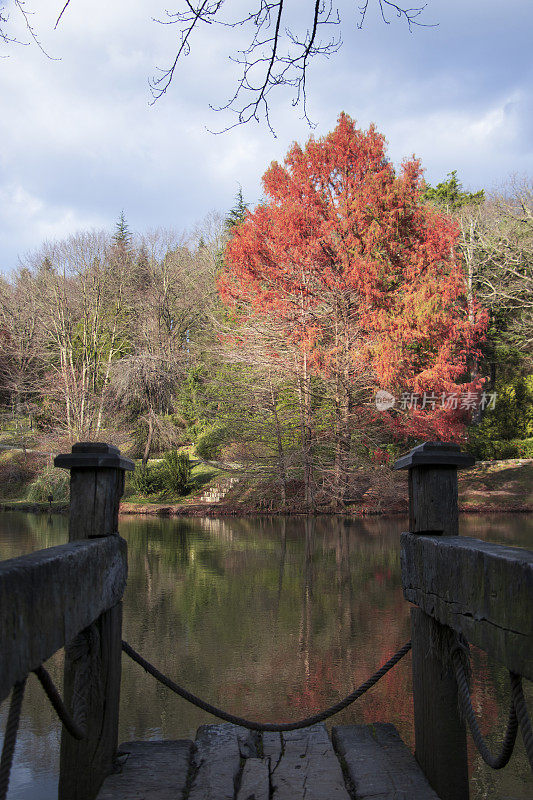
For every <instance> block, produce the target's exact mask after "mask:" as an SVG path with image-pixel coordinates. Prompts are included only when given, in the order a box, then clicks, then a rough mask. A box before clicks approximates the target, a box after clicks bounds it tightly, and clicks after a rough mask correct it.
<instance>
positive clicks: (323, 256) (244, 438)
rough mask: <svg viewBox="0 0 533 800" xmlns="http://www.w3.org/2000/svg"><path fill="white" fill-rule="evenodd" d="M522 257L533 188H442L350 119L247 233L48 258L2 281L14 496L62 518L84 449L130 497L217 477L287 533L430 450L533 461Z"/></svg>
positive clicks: (309, 152)
mask: <svg viewBox="0 0 533 800" xmlns="http://www.w3.org/2000/svg"><path fill="white" fill-rule="evenodd" d="M532 252H533V182H532V181H531V179H529V178H525V177H516V176H515V177H511V178H509V180H508V182H507V183H506V184H505V185H504V186H502V187H501V188H500V189H499V190H497V191H495V190H493V189H491V190H490V191H489V190H488V189H487V188H485V187H483V188H479V189H478V190H476V191H474V192H470V191H466V190H464V189H463V187H462V185H461V182H460V179H459V177H458V176H457V173H456V172H455V171H452V172H450V173H449V174H448V175H447V176H443V180H442V182H441V183H438V184H437V185H436V186H432V185H430V184H429V183H427V182H425V180H424V177H423V169H422V165H421V164H420V162H419V161H418V160H417V159H415V158H414V157H413V158H411V159H409V160H406V161H405V162H404V163H403V164H402V165H401V167H400V169H398V170H395V168H394V166H393V164H392V163H391V161H390V160H389V159H388V157H387V153H386V147H385V139H384V137H383V136H382V135H381V134H380V133H379V132H378V131H377V130H375V128H373V127H370V128H369V129H368V130H367V131H362V130H359V129H358V128H357V127H356V125H355V123H354V122H353V121H352V120H351V119H350V117H348V116H347V115H345V114H341V115H340V117H339V120H338V123H337V126H336V128H335V129H334V130H333V131H332V132H331V133H330V134H328V135H327V136H325V137H323V138H320V139H314V138H311V139H310V140H309V141H308V142H307V143H306V144H305V145H304V146H301V145H298V144H294V145H293V146H292V147H291V148H290V150H289V151H288V153H287V155H286V158H285V160H284V162H283V163H282V164H280V163H275V162H274V163H273V164H271V165H270V167H269V168H268V169H267V171H266V172H265V174H264V177H263V198H262V200H261V201H260V202H259V203H258V205H257V206H256V207H255V208H253V209H252V208H250V207H249V204H247V203H246V202H245V199H244V198H243V196H242V192H240V191H239V193H238V195H237V197H236V200H235V204H234V206H233V208H231V210H229V211H228V212H227V213H225V214H217V213H214V212H213V213H212V214H210V215H209V217H208V218H207V219H205V220H204V221H203V222H202V223H200V224H199V225H198V226H197V227H196V228H195V229H194V230H192V231H188V232H184V233H176V232H174V231H168V230H162V229H160V230H151V231H147V232H144V233H142V232H141V233H137V232H132V231H131V230H130V228H129V225H128V222H127V217H126V216H125V214H124V212H123V213H122V214H121V215H120V218H119V220H118V222H117V223H116V225H115V229H114V231H113V232H112V233H110V232H107V231H95V230H90V231H80V232H78V233H76V234H75V235H72V236H70V237H68V238H66V239H64V240H62V241H55V242H45V243H43V244H42V246H41V247H40V248H39V249H38V250H37V251H36V252H34V253H31V254H29V255H27V256H24V257H21V259H20V264H19V267H18V268H17V269H16V270H15V271H14V272H13V273H12V274H10V275H5V276H4V277H0V419H1V431H0V446H1V447H2V450H1V451H0V478H1V479H2V483H3V486H4V489H3V494H4V496H9V497H20V498H22V497H23V496H24V495H25V493H26V492H28V493H29V494H28V496H30V497H33V498H34V499H35V500H46V498H47V497H48V496H49V495H50V494H52V495H53V496H54V498H55V499H60V498H61V497H62V493H63V494H64V492H65V491H66V488H65V484H64V481H63V482H62V481H61V480H60V479H59V478H58V477H57V475H56V472H57V471H55V470H53V469H52V468H51V466H50V457H51V456H50V454H55V453H58V452H64V451H65V450H67V449H69V448H70V445H71V444H72V443H73V442H75V441H80V440H82V441H87V440H100V441H107V442H111V443H114V444H116V445H118V446H119V447H120V448H121V450H122V451H123V452H124V453H125V454H127V455H129V456H130V457H132V458H135V459H138V460H139V467H138V469H137V470H136V472H135V475H134V477H133V478H132V479H131V480H132V483H131V485H130V488H129V491H130V494H132V496H135V497H158V498H161V497H163V498H164V497H167V498H168V497H177V496H180V495H187V494H188V493H190V492H191V491H192V490H193V489H194V487H195V480H196V479H197V480H196V484H197V485H196V488H199V486H200V485H201V483H202V481H203V482H204V483H205V481H208V479H209V476H210V474H213V475H214V474H220V471H221V470H222V471H223V470H226V471H227V473H228V474H230V475H233V474H234V475H237V476H239V480H240V486H241V493H242V497H248V498H249V497H253V498H254V500H255V501H258V500H259V499H261V498H263V497H265V498H268V499H269V501H270V504H271V506H272V504H274V505H275V506H276V507H277V508H281V509H284V508H290V507H291V506H295V505H297V506H298V507H301V508H305V509H308V510H314V509H320V508H328V509H335V510H341V509H343V508H345V507H347V506H349V505H350V504H353V503H356V502H357V501H358V499H360V497H361V493H362V492H363V491H364V492H366V493H367V494H368V490H369V477H368V476H369V475H370V476H372V481H373V483H372V487H371V491H374V492H379V491H381V490H382V489H383V487H384V486H386V485H387V482H388V481H390V463H391V462H392V461H393V460H394V458H395V457H396V456H397V455H398V454H399V453H400V452H401V451H404V450H406V449H408V448H409V447H411V446H413V445H414V444H417V443H419V442H421V441H424V440H426V439H434V440H444V441H457V442H459V443H461V444H462V445H463V446H465V447H467V448H468V449H469V450H470V451H471V452H473V453H474V454H475V455H476V457H477V458H479V459H482V460H494V459H505V458H533V362H532V350H533V292H532V285H533V259H532ZM378 401H379V402H378ZM191 470H192V471H191ZM202 470H203V472H202ZM210 470H211V473H210V472H209V471H210ZM195 476H196V478H195ZM200 476H202V477H201V478H200ZM244 485H245V486H246V487H247V489H246V491H244V490H243V489H242V487H243V486H244Z"/></svg>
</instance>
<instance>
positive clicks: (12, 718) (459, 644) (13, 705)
mask: <svg viewBox="0 0 533 800" xmlns="http://www.w3.org/2000/svg"><path fill="white" fill-rule="evenodd" d="M410 649H411V642H410V641H409V642H406V643H405V644H404V645H403V647H401V648H400V649H399V650H398V651H397V652H396V653H395V654H394V655H393V656H391V658H390V659H389V660H388V661H386V662H385V664H383V665H382V666H381V667H380V668H379V669H378V670H376V672H374V674H373V675H371V676H370V678H368V680H366V681H365V682H364V683H362V684H361V685H360V686H358V687H357V688H356V689H354V690H353V691H352V692H350V694H348V695H347V696H346V697H344V698H343V699H342V700H340V701H339V702H338V703H334V704H333V705H331V706H329V707H328V708H326V709H324V710H323V711H320V712H319V713H318V714H314V715H312V716H310V717H305V718H304V719H301V720H298V721H296V722H283V723H270V722H265V723H263V722H257V721H254V720H249V719H246V718H244V717H239V716H237V715H236V714H231V713H229V712H227V711H224V710H223V709H221V708H218V707H217V706H214V705H213V704H212V703H209V702H207V701H205V700H202V699H201V698H200V697H197V696H196V695H195V694H193V693H192V692H190V691H189V690H188V689H185V688H184V687H182V686H179V685H178V684H177V683H175V681H173V680H172V679H171V678H169V677H168V676H167V675H164V674H163V673H162V672H160V671H159V670H158V669H157V667H155V666H154V665H153V664H151V663H150V662H149V661H147V660H146V659H145V658H143V657H142V656H141V655H140V654H139V653H138V652H137V651H136V650H134V649H133V647H132V646H131V645H130V644H128V642H125V641H123V642H122V650H123V651H124V653H126V655H127V656H129V658H131V659H132V660H133V661H134V662H136V663H137V664H139V666H141V667H142V668H143V669H144V670H145V671H146V672H147V673H148V674H150V675H152V677H154V678H155V679H156V680H157V681H158V682H159V683H161V684H162V685H163V686H166V687H167V689H170V691H172V692H174V693H175V694H177V695H179V696H180V697H182V698H183V699H184V700H186V701H187V702H189V703H191V704H192V705H195V706H197V707H198V708H201V709H202V710H203V711H206V712H207V713H209V714H212V715H213V716H215V717H218V718H219V719H222V720H225V721H226V722H231V723H233V724H234V725H239V726H241V727H243V728H248V729H249V730H253V731H260V732H270V733H284V732H288V731H294V730H299V729H301V728H308V727H309V726H311V725H315V724H317V723H318V722H324V720H326V719H329V718H330V717H332V716H334V715H335V714H338V713H339V712H340V711H342V710H343V709H345V708H347V707H348V706H349V705H351V704H352V703H354V702H355V701H356V700H357V699H358V698H359V697H361V696H362V695H363V694H365V692H367V691H368V690H369V689H371V688H372V687H373V686H375V685H376V683H378V681H380V680H381V678H382V677H383V676H384V675H386V674H387V672H388V671H389V670H390V669H392V668H393V667H394V666H395V665H396V664H397V663H398V662H399V661H400V660H401V659H402V658H403V657H404V656H405V655H406V654H407V653H408V652H409V650H410ZM451 658H452V663H453V666H454V670H455V677H456V681H457V688H458V695H459V700H460V703H461V708H462V711H463V715H464V718H465V720H466V721H467V723H468V727H469V728H470V732H471V734H472V738H473V740H474V743H475V745H476V747H477V749H478V751H479V753H480V755H481V757H482V758H483V760H484V761H485V763H486V764H488V765H489V766H490V767H492V769H502V768H503V767H505V766H506V765H507V764H508V763H509V759H510V758H511V755H512V753H513V750H514V746H515V743H516V737H517V732H518V728H519V727H520V730H521V733H522V738H523V741H524V746H525V750H526V754H527V758H528V761H529V764H530V767H531V769H532V771H533V729H532V725H531V718H530V716H529V712H528V709H527V704H526V700H525V697H524V691H523V688H522V679H521V677H520V676H519V675H517V674H516V673H514V672H510V673H509V675H510V681H511V701H510V707H509V717H508V721H507V727H506V731H505V736H504V739H503V742H502V745H501V749H500V752H499V753H498V755H496V756H494V755H492V753H491V752H490V750H489V748H488V746H487V744H486V742H485V740H484V738H483V735H482V733H481V730H480V728H479V725H478V722H477V719H476V715H475V713H474V709H473V707H472V699H471V696H470V689H469V685H468V680H467V677H466V673H465V660H466V659H468V658H469V652H468V647H467V645H466V644H465V643H464V642H463V641H461V640H460V639H459V638H458V637H457V638H456V641H455V644H454V646H453V647H452V649H451ZM33 672H34V673H35V675H36V676H37V678H38V680H39V682H40V684H41V686H42V687H43V689H44V691H45V693H46V696H47V697H48V699H49V700H50V703H51V705H52V707H53V708H54V710H55V712H56V714H57V716H58V717H59V719H60V721H61V723H62V724H63V725H64V727H65V729H66V730H67V731H68V733H69V734H70V735H71V736H72V737H73V738H74V739H77V740H82V739H84V738H85V736H86V725H85V722H86V715H87V708H86V704H85V702H84V700H85V697H86V695H85V693H83V694H82V695H81V698H83V700H82V699H81V698H80V694H79V693H78V692H75V693H74V697H75V698H77V702H76V707H75V708H74V710H73V713H72V714H71V713H70V712H69V711H68V709H67V708H66V706H65V703H64V702H63V699H62V698H61V696H60V694H59V692H58V690H57V687H56V686H55V684H54V682H53V680H52V678H51V677H50V675H49V673H48V672H47V671H46V669H45V668H44V667H43V666H42V665H41V666H40V667H37V669H35V670H33ZM26 680H27V677H26V678H24V679H23V680H22V681H19V682H17V683H15V684H14V686H13V690H12V692H11V700H10V705H9V712H8V717H7V723H6V729H5V735H4V742H3V745H2V755H1V757H0V800H6V796H7V791H8V788H9V778H10V774H11V767H12V763H13V755H14V752H15V745H16V741H17V734H18V729H19V723H20V713H21V708H22V700H23V698H24V690H25V687H26Z"/></svg>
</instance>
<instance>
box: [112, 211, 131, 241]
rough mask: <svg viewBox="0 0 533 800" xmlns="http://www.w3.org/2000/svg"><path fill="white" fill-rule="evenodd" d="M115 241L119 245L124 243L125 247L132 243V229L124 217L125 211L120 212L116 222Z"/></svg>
mask: <svg viewBox="0 0 533 800" xmlns="http://www.w3.org/2000/svg"><path fill="white" fill-rule="evenodd" d="M113 241H114V242H115V244H117V245H122V247H124V248H125V249H127V248H128V247H129V245H130V244H131V231H130V229H129V227H128V223H127V222H126V218H125V217H124V211H121V212H120V217H119V219H118V222H117V223H116V224H115V233H114V234H113Z"/></svg>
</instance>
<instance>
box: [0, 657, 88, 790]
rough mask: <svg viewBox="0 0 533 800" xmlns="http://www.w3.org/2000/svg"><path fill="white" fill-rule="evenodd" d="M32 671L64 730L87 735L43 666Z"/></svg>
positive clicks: (75, 734) (83, 735) (83, 737)
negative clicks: (68, 709)
mask: <svg viewBox="0 0 533 800" xmlns="http://www.w3.org/2000/svg"><path fill="white" fill-rule="evenodd" d="M33 671H34V672H35V674H36V675H37V677H38V678H39V681H40V684H41V686H42V687H43V689H44V691H45V692H46V696H47V697H48V699H49V700H50V703H51V704H52V706H53V707H54V711H55V712H56V714H57V716H58V717H59V719H60V720H61V722H62V723H63V725H64V726H65V728H66V730H67V731H68V732H69V733H70V735H71V736H72V737H73V738H74V739H78V740H81V739H85V737H86V735H87V731H86V728H85V727H84V726H83V725H80V724H78V722H77V721H76V719H75V717H72V716H71V715H70V714H69V712H68V711H67V708H66V706H65V704H64V703H63V700H62V699H61V696H60V694H59V692H58V691H57V688H56V686H55V684H54V682H53V681H52V678H51V677H50V675H49V674H48V672H47V671H46V670H45V668H44V667H43V666H42V665H41V666H40V667H37V669H34V670H33ZM0 800H1V797H0Z"/></svg>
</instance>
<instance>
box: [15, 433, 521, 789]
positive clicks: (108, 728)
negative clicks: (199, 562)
mask: <svg viewBox="0 0 533 800" xmlns="http://www.w3.org/2000/svg"><path fill="white" fill-rule="evenodd" d="M55 463H56V466H59V467H64V468H67V469H70V471H71V503H70V521H69V539H70V543H69V544H67V545H61V546H60V547H53V548H50V549H48V550H41V551H39V552H36V553H33V554H30V555H28V556H23V557H21V558H16V559H12V560H10V561H6V562H4V563H2V564H0V653H1V670H0V701H1V700H3V699H4V698H5V697H7V695H8V694H9V691H10V689H11V687H12V686H13V684H15V683H16V682H18V681H21V680H22V679H24V677H25V676H26V675H27V674H28V673H29V672H30V671H32V670H34V669H36V668H37V667H39V666H40V665H41V664H42V663H43V661H45V660H46V659H47V658H49V657H50V656H51V655H52V654H53V653H54V652H56V651H57V650H58V649H59V648H61V647H63V646H65V674H64V695H65V701H66V705H67V708H70V709H72V708H75V707H76V706H77V705H78V706H79V704H80V702H82V703H83V706H84V709H85V717H86V729H87V735H86V736H85V737H84V738H83V739H82V740H76V739H75V738H73V737H72V736H70V735H69V734H68V733H67V732H66V730H65V729H63V733H62V739H61V759H60V779H59V798H60V800H94V799H95V797H96V796H97V794H98V791H99V788H100V785H101V783H102V781H103V779H104V778H105V777H106V775H108V774H109V773H110V771H111V769H112V763H113V758H114V756H115V753H116V748H117V734H118V709H119V696H120V672H121V625H122V606H121V598H122V595H123V592H124V588H125V585H126V577H127V555H126V544H125V542H124V541H123V540H122V539H121V538H120V537H119V535H118V509H119V503H120V498H121V496H122V493H123V488H124V471H125V470H126V469H133V462H131V461H129V460H128V459H124V458H122V457H121V456H120V453H119V451H118V450H117V449H116V448H114V447H112V446H109V445H106V444H97V443H92V444H83V443H81V444H77V445H74V447H73V449H72V453H71V454H69V455H61V456H58V457H57V458H56V461H55ZM471 464H473V459H472V458H471V457H470V456H467V455H466V454H464V453H461V452H460V450H459V448H458V447H455V446H454V445H442V444H430V443H429V444H428V443H427V444H425V445H421V446H420V447H418V448H415V449H414V450H412V451H411V453H409V455H408V456H405V457H404V458H401V459H400V460H399V461H398V462H397V463H396V465H395V466H396V468H397V469H408V470H409V508H410V519H409V528H410V532H409V533H404V534H402V540H401V559H402V583H403V589H404V594H405V597H406V599H407V600H409V601H410V602H411V603H413V604H415V606H416V607H415V608H413V609H412V611H411V621H412V622H411V624H412V649H413V700H414V719H415V739H416V757H417V759H418V761H419V763H420V765H421V767H422V769H423V771H424V772H425V774H426V776H427V778H428V780H429V782H430V783H431V785H432V786H433V788H434V789H435V791H436V792H437V794H438V795H439V796H440V797H441V798H442V800H467V798H468V770H467V750H466V732H465V727H464V724H463V722H462V720H461V718H460V715H459V713H458V703H457V682H456V679H455V676H454V674H453V671H452V668H451V659H450V657H449V653H447V651H446V646H447V643H449V641H450V635H453V632H457V633H460V634H462V635H463V636H464V637H465V638H466V639H467V640H469V641H470V642H472V643H473V644H475V645H478V646H479V647H481V648H483V649H484V650H486V651H487V652H488V653H489V655H490V656H491V657H493V658H495V659H497V660H498V661H500V662H501V663H502V664H504V665H505V666H506V667H507V668H508V669H509V670H511V671H512V672H516V673H519V674H521V675H522V676H524V677H526V678H529V679H533V663H532V634H533V554H532V553H530V552H529V551H525V550H521V549H519V548H512V547H504V546H498V545H492V544H487V543H486V542H482V541H479V540H476V539H467V538H460V537H459V536H458V501H457V468H458V467H461V466H470V465H471ZM80 695H82V696H81V697H80Z"/></svg>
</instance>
